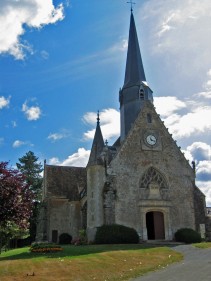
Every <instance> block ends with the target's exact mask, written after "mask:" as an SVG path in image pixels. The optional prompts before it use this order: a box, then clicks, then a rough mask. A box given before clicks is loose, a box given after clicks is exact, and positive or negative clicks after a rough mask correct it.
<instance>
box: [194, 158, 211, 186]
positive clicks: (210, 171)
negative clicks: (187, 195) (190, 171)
mask: <svg viewBox="0 0 211 281" xmlns="http://www.w3.org/2000/svg"><path fill="white" fill-rule="evenodd" d="M196 172H197V179H198V180H200V181H211V161H207V160H204V161H200V162H199V163H198V165H197V167H196Z"/></svg>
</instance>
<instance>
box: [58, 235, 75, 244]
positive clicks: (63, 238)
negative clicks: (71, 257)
mask: <svg viewBox="0 0 211 281" xmlns="http://www.w3.org/2000/svg"><path fill="white" fill-rule="evenodd" d="M71 241H72V236H71V235H70V234H68V233H62V234H61V235H60V236H59V244H71Z"/></svg>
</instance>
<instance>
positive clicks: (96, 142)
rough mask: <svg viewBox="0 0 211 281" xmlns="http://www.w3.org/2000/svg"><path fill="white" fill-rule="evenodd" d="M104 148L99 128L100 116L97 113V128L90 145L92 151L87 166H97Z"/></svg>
mask: <svg viewBox="0 0 211 281" xmlns="http://www.w3.org/2000/svg"><path fill="white" fill-rule="evenodd" d="M103 148H104V140H103V135H102V132H101V128H100V114H99V111H98V113H97V126H96V130H95V135H94V139H93V143H92V149H91V152H90V156H89V161H88V164H87V166H91V165H97V164H99V162H100V160H99V156H100V153H101V152H102V150H103Z"/></svg>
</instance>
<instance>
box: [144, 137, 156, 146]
mask: <svg viewBox="0 0 211 281" xmlns="http://www.w3.org/2000/svg"><path fill="white" fill-rule="evenodd" d="M146 141H147V143H148V144H149V145H155V144H156V142H157V138H156V137H155V136H153V135H148V136H147V137H146Z"/></svg>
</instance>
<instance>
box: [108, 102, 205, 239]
mask: <svg viewBox="0 0 211 281" xmlns="http://www.w3.org/2000/svg"><path fill="white" fill-rule="evenodd" d="M147 114H150V115H151V117H152V123H150V124H149V123H147ZM149 133H150V134H154V135H156V136H157V145H156V146H155V147H153V148H150V147H149V146H147V144H146V142H145V136H146V135H147V134H149ZM150 168H153V169H155V170H157V171H158V173H159V174H160V175H161V176H162V178H163V179H164V181H165V182H166V184H167V186H166V188H162V186H158V190H157V191H156V192H155V191H152V190H151V191H150V186H149V185H148V186H147V187H145V188H143V189H142V188H141V186H140V185H141V184H140V183H141V180H142V178H143V177H144V175H145V173H146V172H147V170H149V169H150ZM108 173H109V174H110V175H113V176H115V178H116V184H115V189H116V201H115V210H116V214H115V221H116V223H119V224H124V225H126V226H129V227H133V228H135V229H136V230H137V232H138V233H139V234H140V237H141V238H142V239H146V237H147V236H146V221H145V217H146V212H149V211H161V212H163V214H164V217H165V232H166V239H173V235H174V233H175V232H176V231H177V230H178V229H180V228H183V227H189V228H193V229H195V211H194V192H193V189H194V185H193V182H194V177H195V175H194V172H193V169H192V167H191V166H190V165H189V163H188V161H187V160H186V159H185V158H184V155H183V154H182V152H181V151H180V148H179V147H178V146H177V145H176V142H175V141H174V140H173V139H172V137H171V135H170V134H169V133H168V130H167V129H166V128H165V126H164V125H163V123H162V121H161V120H160V118H159V116H158V115H157V113H156V112H155V110H154V108H153V107H152V105H148V106H145V108H144V109H143V111H142V112H141V113H140V115H139V117H138V118H137V120H136V122H135V124H134V126H133V127H132V129H131V131H130V132H129V134H128V136H127V138H126V140H125V141H124V142H123V143H122V146H121V149H120V151H119V152H118V154H117V156H116V157H115V159H114V160H113V161H112V162H111V163H110V167H109V169H108ZM159 181H160V180H159V179H157V183H158V185H159ZM152 183H153V182H152ZM153 192H154V195H153ZM150 194H151V195H150ZM153 196H154V198H153ZM199 208H201V206H199ZM198 222H200V218H199V219H198ZM200 223H201V222H200Z"/></svg>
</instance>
